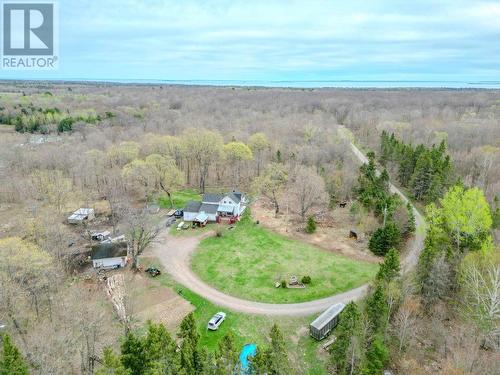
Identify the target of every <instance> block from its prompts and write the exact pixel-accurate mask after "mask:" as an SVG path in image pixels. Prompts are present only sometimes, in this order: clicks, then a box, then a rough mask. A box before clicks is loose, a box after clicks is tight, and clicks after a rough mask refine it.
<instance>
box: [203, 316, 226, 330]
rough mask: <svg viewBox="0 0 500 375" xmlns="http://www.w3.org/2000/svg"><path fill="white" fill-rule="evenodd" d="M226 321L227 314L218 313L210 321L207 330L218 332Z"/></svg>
mask: <svg viewBox="0 0 500 375" xmlns="http://www.w3.org/2000/svg"><path fill="white" fill-rule="evenodd" d="M224 319H226V313H224V312H218V313H217V314H215V315H214V316H213V317H212V319H210V321H209V322H208V326H207V328H208V329H209V330H211V331H217V330H218V329H219V327H220V325H221V324H222V322H223V321H224Z"/></svg>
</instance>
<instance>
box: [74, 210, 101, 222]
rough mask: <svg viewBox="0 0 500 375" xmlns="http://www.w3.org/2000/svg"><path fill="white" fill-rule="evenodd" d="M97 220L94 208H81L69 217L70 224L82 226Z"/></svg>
mask: <svg viewBox="0 0 500 375" xmlns="http://www.w3.org/2000/svg"><path fill="white" fill-rule="evenodd" d="M94 218H95V215H94V209H93V208H79V209H78V210H76V211H75V212H73V214H71V216H70V217H68V223H70V224H80V223H83V222H84V221H90V220H93V219H94Z"/></svg>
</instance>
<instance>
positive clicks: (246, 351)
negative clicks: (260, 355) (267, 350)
mask: <svg viewBox="0 0 500 375" xmlns="http://www.w3.org/2000/svg"><path fill="white" fill-rule="evenodd" d="M256 353H257V345H255V344H246V345H245V346H244V347H243V349H242V350H241V353H240V363H241V373H242V374H247V373H248V370H249V367H248V359H249V358H250V357H253V356H255V354H256Z"/></svg>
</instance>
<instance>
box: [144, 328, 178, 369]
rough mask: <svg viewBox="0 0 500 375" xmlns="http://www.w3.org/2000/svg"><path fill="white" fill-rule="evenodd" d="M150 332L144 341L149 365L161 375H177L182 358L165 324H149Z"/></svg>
mask: <svg viewBox="0 0 500 375" xmlns="http://www.w3.org/2000/svg"><path fill="white" fill-rule="evenodd" d="M147 328H148V332H147V336H146V338H145V339H144V350H145V353H146V356H147V361H148V363H151V367H152V368H154V369H155V372H158V373H161V374H175V373H176V372H177V371H178V367H179V362H180V358H178V354H177V352H176V349H177V345H176V343H175V341H174V340H173V339H172V337H171V336H170V334H169V333H168V331H167V329H166V328H165V326H164V325H163V324H154V323H151V322H148V325H147Z"/></svg>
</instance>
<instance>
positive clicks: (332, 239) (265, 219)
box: [252, 199, 380, 263]
mask: <svg viewBox="0 0 500 375" xmlns="http://www.w3.org/2000/svg"><path fill="white" fill-rule="evenodd" d="M349 207H350V204H348V205H347V207H345V208H339V207H337V208H335V209H333V210H330V211H329V212H328V214H326V215H323V217H322V218H321V220H320V221H319V222H318V225H317V230H316V232H315V233H312V234H308V233H305V231H304V227H305V224H304V223H301V222H300V221H298V219H297V217H295V215H292V214H290V215H289V216H288V218H287V215H286V214H284V213H280V214H279V215H278V217H275V215H274V211H273V209H272V207H271V206H270V205H269V204H268V203H267V202H266V201H265V200H263V199H258V200H257V201H256V202H255V203H254V204H253V205H252V216H253V218H254V219H255V220H258V221H259V222H260V224H261V225H263V226H264V227H266V228H268V229H271V230H272V231H274V232H277V233H280V234H282V235H284V236H286V237H290V238H293V239H296V240H299V241H302V242H305V243H309V244H311V245H315V246H318V247H320V248H322V249H325V250H328V251H332V252H334V253H337V254H341V255H344V256H348V257H350V258H353V259H358V260H363V261H367V262H372V263H379V262H380V259H379V258H378V257H376V256H375V255H373V254H372V253H371V252H370V250H368V239H367V236H365V234H364V233H362V232H359V231H357V230H356V228H355V227H354V224H353V221H352V218H351V216H350V214H349ZM352 229H354V230H356V231H357V234H358V240H355V239H352V238H349V232H350V231H351V230H352Z"/></svg>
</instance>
